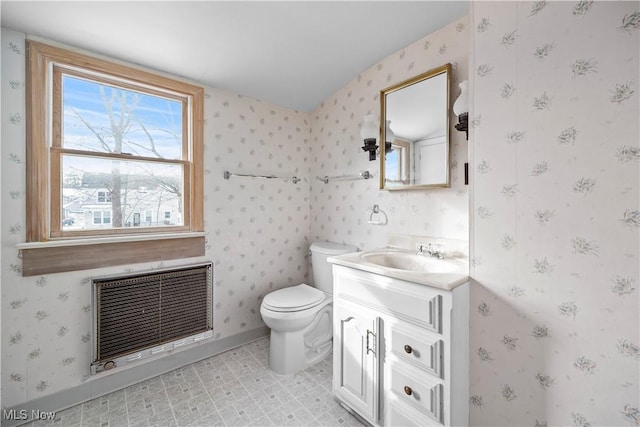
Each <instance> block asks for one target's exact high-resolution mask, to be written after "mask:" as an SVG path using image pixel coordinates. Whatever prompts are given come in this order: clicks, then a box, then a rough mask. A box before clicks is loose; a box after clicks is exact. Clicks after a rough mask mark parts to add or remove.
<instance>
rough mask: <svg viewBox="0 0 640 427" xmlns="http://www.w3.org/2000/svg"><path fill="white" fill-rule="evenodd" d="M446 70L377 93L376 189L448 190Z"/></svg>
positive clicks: (448, 68)
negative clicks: (439, 188)
mask: <svg viewBox="0 0 640 427" xmlns="http://www.w3.org/2000/svg"><path fill="white" fill-rule="evenodd" d="M450 80H451V64H445V65H443V66H441V67H438V68H435V69H433V70H430V71H427V72H426V73H422V74H420V75H418V76H415V77H413V78H411V79H408V80H405V81H403V82H401V83H398V84H395V85H393V86H390V87H388V88H386V89H383V90H381V91H380V104H381V109H380V140H379V141H384V142H380V143H379V145H380V188H381V189H384V190H415V189H424V188H434V187H450V186H451V182H450V171H449V164H450V151H451V149H450V141H449V108H450V107H449V84H450Z"/></svg>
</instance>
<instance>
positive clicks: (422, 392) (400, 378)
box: [390, 362, 444, 423]
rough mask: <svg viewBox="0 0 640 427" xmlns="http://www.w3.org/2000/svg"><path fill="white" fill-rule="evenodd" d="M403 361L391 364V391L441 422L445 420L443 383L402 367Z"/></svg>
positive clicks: (401, 399)
mask: <svg viewBox="0 0 640 427" xmlns="http://www.w3.org/2000/svg"><path fill="white" fill-rule="evenodd" d="M401 366H402V362H398V363H393V362H392V364H391V369H390V371H391V384H390V386H391V391H392V392H393V393H394V394H395V395H396V396H397V397H398V398H399V400H400V401H402V402H407V403H409V404H410V405H412V406H413V407H415V408H417V409H419V410H420V411H421V412H423V413H425V414H426V415H429V416H430V417H432V418H434V419H435V420H436V421H438V422H439V423H442V420H443V404H444V402H443V394H444V393H443V391H444V390H443V385H442V384H440V383H438V382H436V381H434V380H433V379H431V378H429V376H428V375H426V374H424V373H421V372H417V371H416V372H413V370H410V369H408V368H405V369H401V368H400V367H401Z"/></svg>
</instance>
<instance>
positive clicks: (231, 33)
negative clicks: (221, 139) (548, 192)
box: [0, 0, 468, 111]
mask: <svg viewBox="0 0 640 427" xmlns="http://www.w3.org/2000/svg"><path fill="white" fill-rule="evenodd" d="M0 7H1V17H2V26H3V27H6V28H10V29H13V30H17V31H21V32H24V33H27V34H32V35H36V36H40V37H44V38H47V39H50V40H53V41H57V42H60V43H65V44H68V45H72V46H75V47H79V48H83V49H87V50H90V51H93V52H96V53H99V54H103V55H107V56H110V57H113V58H117V59H121V60H125V61H129V62H132V63H136V64H140V65H143V66H145V67H150V68H153V69H156V70H160V71H164V72H168V73H171V74H174V75H177V76H183V77H186V78H188V79H191V80H195V81H197V82H201V83H202V84H205V85H208V86H213V87H216V88H220V89H225V90H228V91H231V92H234V93H238V94H241V95H245V96H250V97H253V98H257V99H262V100H265V101H269V102H272V103H274V104H277V105H281V106H283V107H288V108H293V109H297V110H301V111H312V110H313V109H315V108H316V107H317V106H318V105H319V104H320V103H321V102H322V101H324V100H325V99H327V98H328V97H330V96H331V95H332V94H333V93H335V92H336V91H337V90H339V89H340V88H342V87H344V86H345V85H346V84H347V83H349V82H350V81H351V80H352V79H354V78H355V77H356V76H357V75H358V74H359V73H360V72H362V71H364V70H365V69H367V68H369V67H371V66H373V65H375V64H376V63H377V62H378V61H380V60H381V59H383V58H385V57H387V56H388V55H390V54H392V53H394V52H396V51H397V50H399V49H401V48H403V47H405V46H407V45H409V44H411V43H412V42H414V41H416V40H418V39H420V38H422V37H424V36H426V35H427V34H430V33H432V32H434V31H436V30H438V29H440V28H442V27H444V26H445V25H446V24H448V23H450V22H452V21H454V20H456V19H458V18H460V17H462V16H464V15H465V14H466V13H467V11H468V2H467V1H408V2H404V1H372V2H371V1H354V2H348V1H339V2H330V1H315V2H314V1H298V2H293V1H292V2H272V1H258V2H244V1H226V2H223V1H133V2H132V1H6V0H3V1H1V3H0Z"/></svg>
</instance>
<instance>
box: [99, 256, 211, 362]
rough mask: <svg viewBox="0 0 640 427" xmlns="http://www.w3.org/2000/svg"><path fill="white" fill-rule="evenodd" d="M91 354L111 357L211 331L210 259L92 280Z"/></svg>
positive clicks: (102, 358) (104, 358)
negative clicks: (93, 346)
mask: <svg viewBox="0 0 640 427" xmlns="http://www.w3.org/2000/svg"><path fill="white" fill-rule="evenodd" d="M93 284H94V295H95V312H96V319H95V324H96V358H95V362H94V363H97V364H103V363H104V362H107V361H109V360H113V359H114V358H118V357H121V356H124V355H127V354H131V353H135V352H138V351H141V350H144V349H147V348H151V347H155V346H158V345H160V344H163V343H167V342H170V341H174V340H177V339H180V338H185V337H189V336H192V335H195V334H200V333H202V332H206V331H210V330H211V329H212V310H211V306H212V299H213V295H212V266H211V263H207V264H204V265H197V266H189V267H183V268H178V269H173V270H165V271H161V272H152V273H148V274H143V275H132V276H126V277H117V278H109V279H95V280H93Z"/></svg>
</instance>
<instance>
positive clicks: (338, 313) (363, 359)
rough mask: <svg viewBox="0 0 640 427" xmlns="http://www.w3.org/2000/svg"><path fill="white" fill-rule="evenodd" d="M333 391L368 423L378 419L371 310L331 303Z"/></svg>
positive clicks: (375, 328)
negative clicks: (332, 320) (332, 305)
mask: <svg viewBox="0 0 640 427" xmlns="http://www.w3.org/2000/svg"><path fill="white" fill-rule="evenodd" d="M334 305H335V306H334V311H333V313H334V322H333V325H334V337H333V342H334V344H333V345H334V349H333V389H334V393H335V394H336V395H337V396H338V397H340V398H341V399H342V400H343V401H344V402H345V403H346V404H347V405H348V406H350V407H351V408H352V409H354V410H355V411H356V412H358V413H359V414H360V415H362V416H363V417H364V418H365V419H367V420H368V421H370V422H372V423H374V424H376V423H377V420H378V357H377V347H378V342H377V341H378V339H377V336H378V324H379V319H378V317H377V316H376V315H375V313H373V312H372V311H370V310H367V309H363V308H362V307H359V306H357V305H353V304H349V303H346V302H343V301H339V302H334Z"/></svg>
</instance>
